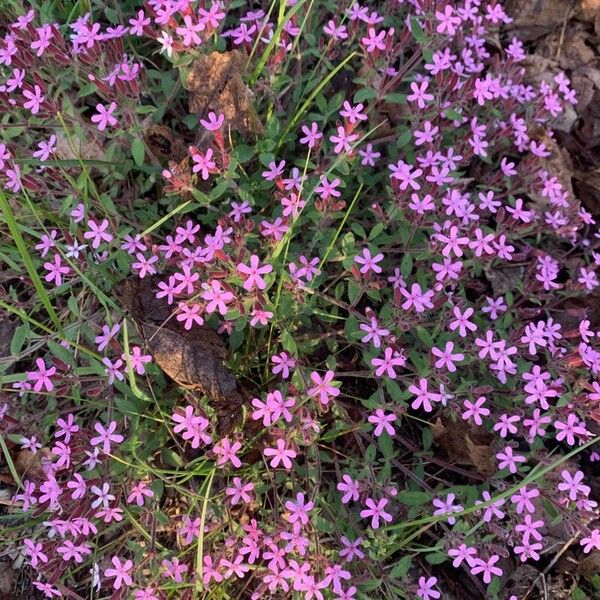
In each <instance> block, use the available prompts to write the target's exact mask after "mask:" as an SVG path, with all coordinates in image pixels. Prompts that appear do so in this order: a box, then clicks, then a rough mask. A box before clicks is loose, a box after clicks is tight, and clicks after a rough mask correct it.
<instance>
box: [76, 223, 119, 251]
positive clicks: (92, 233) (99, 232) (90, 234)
mask: <svg viewBox="0 0 600 600" xmlns="http://www.w3.org/2000/svg"><path fill="white" fill-rule="evenodd" d="M87 226H88V227H89V231H86V232H85V233H84V234H83V237H84V238H85V239H86V240H92V248H93V249H94V250H96V249H97V248H98V247H99V246H100V244H101V243H102V242H103V241H104V242H110V241H111V240H112V239H113V236H112V235H111V234H110V233H108V232H107V231H106V230H107V229H108V226H109V222H108V219H103V220H102V222H101V223H100V225H98V224H97V223H96V222H95V221H92V220H90V221H88V222H87Z"/></svg>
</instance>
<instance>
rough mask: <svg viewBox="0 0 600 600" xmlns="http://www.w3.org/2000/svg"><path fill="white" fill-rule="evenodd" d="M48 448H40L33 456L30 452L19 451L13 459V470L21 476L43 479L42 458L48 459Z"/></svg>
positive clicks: (49, 454)
mask: <svg viewBox="0 0 600 600" xmlns="http://www.w3.org/2000/svg"><path fill="white" fill-rule="evenodd" d="M50 456H51V453H50V448H42V449H41V450H38V451H37V452H36V453H35V454H34V453H33V452H31V450H19V452H17V455H16V458H15V470H16V471H17V473H18V474H19V475H20V476H21V477H23V476H29V477H39V478H40V479H42V478H43V477H44V469H43V467H42V458H50Z"/></svg>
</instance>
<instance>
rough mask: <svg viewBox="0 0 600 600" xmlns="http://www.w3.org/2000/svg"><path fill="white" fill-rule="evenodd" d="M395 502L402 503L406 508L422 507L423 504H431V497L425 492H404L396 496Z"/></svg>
mask: <svg viewBox="0 0 600 600" xmlns="http://www.w3.org/2000/svg"><path fill="white" fill-rule="evenodd" d="M396 500H398V502H402V504H406V506H422V505H423V504H427V503H428V502H431V497H430V495H429V494H426V493H425V492H417V491H414V492H410V491H404V492H400V493H399V494H398V495H397V496H396Z"/></svg>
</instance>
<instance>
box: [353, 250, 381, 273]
mask: <svg viewBox="0 0 600 600" xmlns="http://www.w3.org/2000/svg"><path fill="white" fill-rule="evenodd" d="M354 260H355V261H356V262H357V263H358V264H359V265H362V267H360V272H361V273H362V274H363V275H365V274H366V273H368V272H369V271H373V273H381V267H380V266H379V265H378V264H377V263H379V262H381V261H382V260H383V254H381V252H380V253H379V254H376V255H375V256H373V257H372V256H371V252H370V250H369V249H368V248H365V249H364V250H363V252H362V256H360V255H359V256H355V257H354Z"/></svg>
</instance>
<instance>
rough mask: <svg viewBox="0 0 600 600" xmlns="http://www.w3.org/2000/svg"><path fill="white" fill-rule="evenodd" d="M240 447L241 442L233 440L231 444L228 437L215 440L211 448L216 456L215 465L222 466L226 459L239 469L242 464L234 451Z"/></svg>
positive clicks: (237, 450)
mask: <svg viewBox="0 0 600 600" xmlns="http://www.w3.org/2000/svg"><path fill="white" fill-rule="evenodd" d="M241 448H242V444H241V442H234V443H233V444H232V443H231V442H230V441H229V439H228V438H224V439H222V440H221V441H219V442H217V443H216V444H215V445H214V446H213V449H212V451H213V452H214V453H215V454H216V455H217V456H218V458H217V466H218V467H224V466H225V464H226V463H227V461H229V462H231V464H232V465H233V466H234V467H235V468H236V469H239V468H240V467H241V466H242V461H241V460H240V459H239V458H238V457H237V456H236V453H237V452H239V451H240V450H241Z"/></svg>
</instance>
